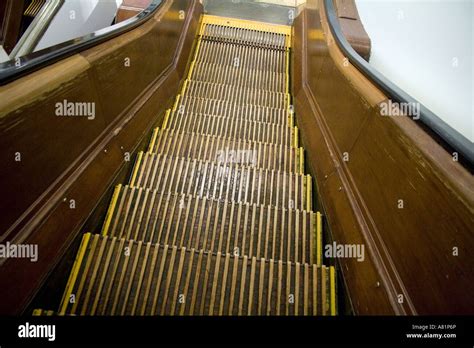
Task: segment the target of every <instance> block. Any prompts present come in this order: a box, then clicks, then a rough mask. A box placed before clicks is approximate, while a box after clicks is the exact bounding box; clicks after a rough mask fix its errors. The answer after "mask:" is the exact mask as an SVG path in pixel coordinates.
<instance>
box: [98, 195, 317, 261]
mask: <svg viewBox="0 0 474 348" xmlns="http://www.w3.org/2000/svg"><path fill="white" fill-rule="evenodd" d="M116 190H117V191H116V192H117V195H116V199H115V201H114V203H113V204H112V205H111V206H110V208H109V212H108V214H109V219H108V220H107V223H106V224H104V228H103V230H102V234H104V235H109V236H113V237H118V238H125V239H127V240H128V239H133V240H137V241H138V240H140V241H144V242H152V243H160V244H168V245H175V246H179V247H181V246H184V247H187V248H195V249H203V250H210V251H212V252H218V251H219V252H222V253H231V254H232V255H239V256H243V255H247V256H250V257H253V256H255V257H260V258H261V257H264V258H268V259H277V260H284V261H293V262H303V263H310V264H313V263H317V264H319V263H320V260H321V255H320V254H321V250H322V249H321V241H322V240H321V236H322V231H321V224H318V219H320V214H319V213H313V212H306V211H298V210H287V209H278V208H274V207H270V206H267V207H264V206H257V205H250V204H238V203H231V202H226V201H217V200H212V199H207V198H205V197H204V198H198V197H193V196H189V195H178V194H160V193H158V192H156V191H151V190H149V189H143V188H132V187H129V186H125V187H122V186H117V188H116Z"/></svg>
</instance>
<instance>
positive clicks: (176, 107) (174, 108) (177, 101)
mask: <svg viewBox="0 0 474 348" xmlns="http://www.w3.org/2000/svg"><path fill="white" fill-rule="evenodd" d="M180 99H181V94H178V95H177V96H176V100H175V102H174V105H173V112H175V111H176V110H177V109H178V103H179V100H180Z"/></svg>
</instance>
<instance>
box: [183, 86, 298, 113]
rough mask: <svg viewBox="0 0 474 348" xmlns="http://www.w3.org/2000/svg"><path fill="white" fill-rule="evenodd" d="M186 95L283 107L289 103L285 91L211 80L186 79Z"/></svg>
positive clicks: (243, 103) (241, 103) (237, 102)
mask: <svg viewBox="0 0 474 348" xmlns="http://www.w3.org/2000/svg"><path fill="white" fill-rule="evenodd" d="M185 86H187V87H185V91H184V93H182V94H183V95H186V96H193V97H200V98H211V99H220V100H226V101H230V102H232V103H235V104H240V105H246V104H255V105H261V106H269V107H273V108H280V109H284V108H287V107H288V105H289V96H288V95H287V94H286V93H279V92H269V91H265V90H260V89H252V88H245V87H237V86H232V85H223V84H218V83H211V82H201V81H193V80H187V81H186V84H185Z"/></svg>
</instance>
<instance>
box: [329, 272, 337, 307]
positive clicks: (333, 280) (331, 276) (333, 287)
mask: <svg viewBox="0 0 474 348" xmlns="http://www.w3.org/2000/svg"><path fill="white" fill-rule="evenodd" d="M329 282H330V286H331V298H330V304H331V307H330V310H331V312H330V313H331V315H332V316H334V315H336V269H335V268H334V266H330V268H329Z"/></svg>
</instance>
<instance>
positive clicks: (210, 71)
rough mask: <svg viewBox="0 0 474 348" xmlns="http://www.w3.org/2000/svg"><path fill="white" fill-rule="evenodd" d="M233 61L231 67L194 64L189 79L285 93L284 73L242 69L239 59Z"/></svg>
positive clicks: (285, 81)
mask: <svg viewBox="0 0 474 348" xmlns="http://www.w3.org/2000/svg"><path fill="white" fill-rule="evenodd" d="M234 59H235V63H234V65H233V66H229V65H224V66H222V65H218V64H213V63H199V62H197V63H194V67H193V70H192V73H191V74H190V76H189V79H191V80H195V81H204V82H214V83H221V84H226V85H233V86H240V87H247V88H250V87H252V88H256V89H262V90H268V91H272V92H282V93H285V92H286V85H287V79H286V74H285V73H278V72H274V71H269V70H255V69H248V68H243V67H241V66H240V60H239V58H238V57H236V58H234Z"/></svg>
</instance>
